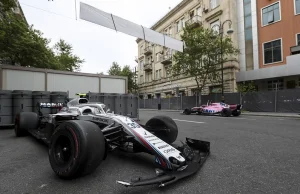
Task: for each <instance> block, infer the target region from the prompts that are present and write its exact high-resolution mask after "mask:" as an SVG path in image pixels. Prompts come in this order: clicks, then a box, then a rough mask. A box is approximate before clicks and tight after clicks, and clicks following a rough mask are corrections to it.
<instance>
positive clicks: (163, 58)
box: [160, 54, 172, 65]
mask: <svg viewBox="0 0 300 194" xmlns="http://www.w3.org/2000/svg"><path fill="white" fill-rule="evenodd" d="M160 62H161V63H162V64H164V65H168V64H171V63H172V55H170V54H167V55H162V56H161V57H160Z"/></svg>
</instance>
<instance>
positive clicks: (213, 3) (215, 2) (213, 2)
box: [210, 0, 220, 9]
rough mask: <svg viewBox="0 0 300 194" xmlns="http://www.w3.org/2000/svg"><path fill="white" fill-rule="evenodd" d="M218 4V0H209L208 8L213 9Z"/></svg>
mask: <svg viewBox="0 0 300 194" xmlns="http://www.w3.org/2000/svg"><path fill="white" fill-rule="evenodd" d="M219 4H220V0H210V8H211V9H215V8H216V7H218V6H219Z"/></svg>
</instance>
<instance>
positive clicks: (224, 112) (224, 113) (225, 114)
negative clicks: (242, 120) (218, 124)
mask: <svg viewBox="0 0 300 194" xmlns="http://www.w3.org/2000/svg"><path fill="white" fill-rule="evenodd" d="M231 113H232V112H231V110H230V109H229V108H224V109H223V110H222V112H221V116H222V117H230V116H231Z"/></svg>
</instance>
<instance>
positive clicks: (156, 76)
mask: <svg viewBox="0 0 300 194" xmlns="http://www.w3.org/2000/svg"><path fill="white" fill-rule="evenodd" d="M155 78H156V80H158V70H156V71H155Z"/></svg>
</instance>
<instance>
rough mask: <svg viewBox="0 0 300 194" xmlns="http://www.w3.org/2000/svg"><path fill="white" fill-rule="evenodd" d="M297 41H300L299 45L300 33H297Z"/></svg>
mask: <svg viewBox="0 0 300 194" xmlns="http://www.w3.org/2000/svg"><path fill="white" fill-rule="evenodd" d="M297 42H298V45H299V46H300V34H298V35H297Z"/></svg>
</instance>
